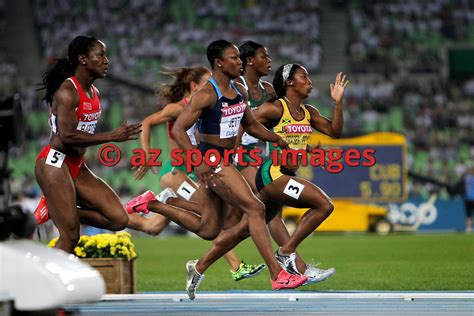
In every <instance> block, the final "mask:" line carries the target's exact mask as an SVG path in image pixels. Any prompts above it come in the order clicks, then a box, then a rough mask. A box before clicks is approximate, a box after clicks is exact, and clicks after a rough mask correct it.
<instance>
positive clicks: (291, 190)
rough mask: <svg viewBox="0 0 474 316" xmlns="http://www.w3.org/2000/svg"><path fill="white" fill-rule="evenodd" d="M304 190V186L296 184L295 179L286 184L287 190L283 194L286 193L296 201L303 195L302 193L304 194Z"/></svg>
mask: <svg viewBox="0 0 474 316" xmlns="http://www.w3.org/2000/svg"><path fill="white" fill-rule="evenodd" d="M303 189H304V184H301V183H299V182H296V181H295V180H293V179H290V181H288V183H287V184H286V187H285V189H284V190H283V193H285V194H286V195H288V196H291V197H292V198H294V199H295V200H298V198H299V197H300V195H301V192H303Z"/></svg>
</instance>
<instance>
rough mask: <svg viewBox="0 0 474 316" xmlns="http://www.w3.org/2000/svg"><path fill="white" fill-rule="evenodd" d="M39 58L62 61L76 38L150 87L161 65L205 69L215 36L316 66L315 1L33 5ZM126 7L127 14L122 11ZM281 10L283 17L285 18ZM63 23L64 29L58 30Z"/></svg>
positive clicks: (38, 0) (44, 0)
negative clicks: (98, 47) (91, 41)
mask: <svg viewBox="0 0 474 316" xmlns="http://www.w3.org/2000/svg"><path fill="white" fill-rule="evenodd" d="M33 3H34V10H35V19H36V24H37V26H38V30H39V37H40V39H41V45H42V46H43V51H44V55H45V57H46V58H47V60H48V61H49V62H52V61H53V60H54V58H56V57H57V56H60V55H61V53H62V52H63V50H64V45H65V43H68V42H69V41H70V40H71V38H73V37H74V36H76V35H79V34H95V35H96V36H97V37H99V38H100V39H102V40H103V41H105V43H106V44H107V46H108V53H109V55H110V57H111V60H113V63H111V65H110V67H111V68H110V72H111V73H115V74H117V75H122V76H126V77H129V78H130V77H131V78H135V79H140V81H141V82H142V83H145V84H149V85H151V84H153V83H154V82H156V80H157V76H159V71H160V69H161V67H162V66H168V67H173V66H183V65H193V64H203V65H207V64H208V62H207V61H206V59H205V50H206V47H207V44H208V43H209V42H211V41H212V39H216V38H225V39H227V40H229V41H231V42H234V43H239V42H241V41H243V40H246V39H256V40H258V41H259V42H262V43H265V45H266V46H267V47H268V49H269V50H270V51H271V52H272V57H273V59H274V61H275V62H276V64H281V63H283V62H285V61H290V60H291V61H293V62H301V63H304V64H305V65H306V66H307V67H308V68H309V70H310V71H312V72H314V71H317V70H318V69H319V68H320V62H321V48H320V45H319V38H320V32H319V29H320V28H319V23H320V20H319V19H320V17H319V1H284V0H271V1H266V3H265V4H260V3H259V2H258V1H231V0H227V1H217V0H198V1H191V0H176V1H164V0H162V1H156V0H119V1H81V2H78V1H49V0H35V1H33ZM123 8H127V9H126V10H124V9H123ZM282 12H284V14H282ZM58 25H61V27H58Z"/></svg>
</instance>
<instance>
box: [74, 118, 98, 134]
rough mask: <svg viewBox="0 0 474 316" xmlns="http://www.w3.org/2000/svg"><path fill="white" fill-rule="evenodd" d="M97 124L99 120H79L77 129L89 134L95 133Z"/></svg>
mask: <svg viewBox="0 0 474 316" xmlns="http://www.w3.org/2000/svg"><path fill="white" fill-rule="evenodd" d="M96 126H97V121H92V122H79V124H77V130H79V131H83V132H86V133H89V134H94V132H95V127H96Z"/></svg>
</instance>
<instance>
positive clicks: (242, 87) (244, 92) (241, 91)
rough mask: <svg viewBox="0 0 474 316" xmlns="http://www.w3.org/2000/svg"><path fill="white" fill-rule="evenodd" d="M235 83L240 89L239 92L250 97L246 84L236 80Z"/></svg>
mask: <svg viewBox="0 0 474 316" xmlns="http://www.w3.org/2000/svg"><path fill="white" fill-rule="evenodd" d="M234 85H235V87H236V88H237V90H239V92H240V93H241V94H242V95H243V96H244V97H245V98H248V93H247V90H246V89H245V86H244V85H243V84H241V83H239V82H236V81H234Z"/></svg>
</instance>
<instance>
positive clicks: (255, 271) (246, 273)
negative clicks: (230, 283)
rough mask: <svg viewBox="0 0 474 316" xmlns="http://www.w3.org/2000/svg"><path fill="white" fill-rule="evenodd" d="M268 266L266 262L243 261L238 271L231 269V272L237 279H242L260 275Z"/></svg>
mask: <svg viewBox="0 0 474 316" xmlns="http://www.w3.org/2000/svg"><path fill="white" fill-rule="evenodd" d="M266 267H267V266H266V265H264V264H259V265H254V264H246V263H245V262H244V261H242V262H241V263H240V266H239V268H238V269H237V271H232V270H230V273H231V274H232V277H233V278H234V280H235V281H240V280H243V279H247V278H251V277H254V276H257V275H259V274H260V273H261V272H262V271H263V270H264V269H265V268H266Z"/></svg>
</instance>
